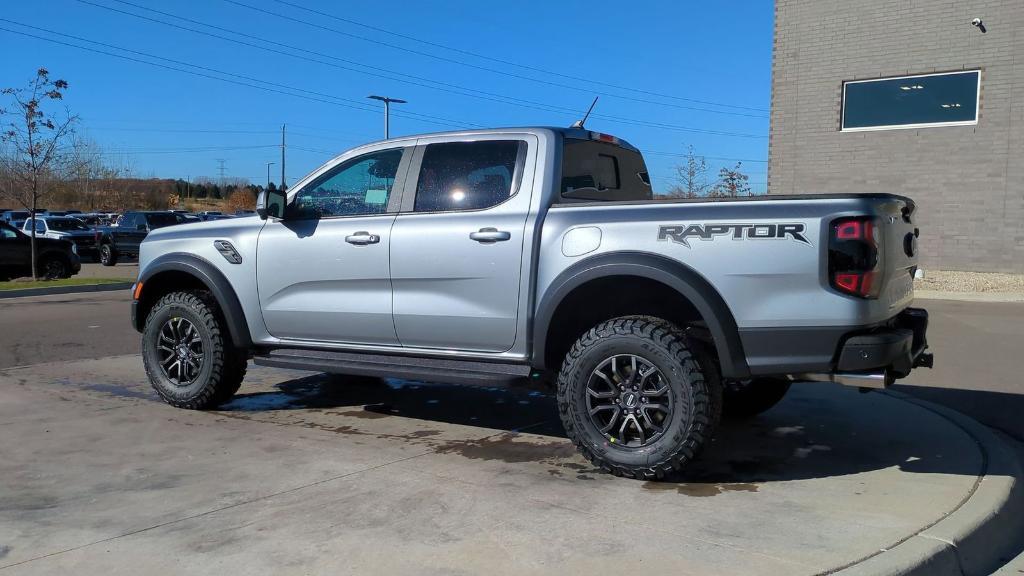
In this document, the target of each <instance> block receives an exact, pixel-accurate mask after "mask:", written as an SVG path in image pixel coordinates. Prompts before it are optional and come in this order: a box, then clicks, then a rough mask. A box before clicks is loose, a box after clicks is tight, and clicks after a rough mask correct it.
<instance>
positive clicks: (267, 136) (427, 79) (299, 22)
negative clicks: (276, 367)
mask: <svg viewBox="0 0 1024 576" xmlns="http://www.w3.org/2000/svg"><path fill="white" fill-rule="evenodd" d="M100 6H106V7H108V8H111V9H113V10H110V9H105V8H102V7H100ZM5 8H6V9H5V10H4V14H3V15H0V19H2V21H0V28H4V29H7V30H12V31H19V32H23V33H27V34H31V35H34V36H38V37H43V38H48V39H52V40H58V41H60V42H64V43H68V44H75V45H78V46H86V47H90V48H92V49H94V50H99V51H102V52H107V53H112V54H120V55H122V56H127V57H129V58H132V59H135V60H143V61H147V62H155V63H158V64H160V65H162V66H169V67H172V68H178V69H183V70H190V71H192V72H196V73H199V74H203V75H205V76H199V75H195V74H188V73H183V72H181V71H178V70H170V69H167V68H161V67H157V66H152V65H148V64H143V63H140V62H137V61H133V60H127V59H124V58H117V57H113V56H110V55H107V54H100V53H97V52H89V51H85V50H82V49H80V48H75V47H70V46H66V45H59V44H54V43H52V42H48V41H45V40H42V39H39V38H29V37H25V36H22V35H18V34H13V33H11V32H10V31H5V30H0V42H2V45H3V47H4V48H3V51H4V54H5V56H4V58H3V59H0V86H3V87H8V86H20V85H23V84H24V83H25V82H26V81H27V80H28V79H29V78H30V77H31V76H32V74H33V73H34V71H35V69H36V68H37V67H39V66H43V67H46V68H48V69H49V70H50V71H51V74H52V75H53V76H55V77H59V78H64V79H65V80H67V81H68V82H69V83H70V85H71V88H70V90H69V92H68V94H67V99H66V103H67V105H68V106H70V108H71V109H72V111H73V112H75V113H76V114H78V115H80V116H81V119H82V120H81V123H80V125H79V132H80V133H84V134H87V135H88V136H89V137H91V138H93V139H94V140H96V141H97V142H98V143H100V145H101V146H103V147H104V149H105V150H107V151H108V153H109V154H110V159H111V161H113V162H115V163H120V162H123V161H124V160H125V159H128V160H129V161H130V164H131V165H132V166H133V167H134V171H135V173H136V174H137V175H140V176H143V177H146V176H157V177H168V178H184V177H189V176H190V177H192V178H196V177H199V176H206V177H215V176H217V175H218V162H217V160H218V159H223V160H224V166H225V173H226V175H227V176H234V177H245V178H249V179H250V180H252V181H253V182H258V183H261V182H264V181H265V179H266V163H267V162H272V161H274V162H276V161H278V157H279V154H280V152H279V150H278V149H277V148H274V147H273V146H274V145H275V144H277V143H278V142H279V138H280V136H279V130H280V126H281V124H287V125H288V132H289V138H288V142H289V147H288V158H287V169H288V174H287V179H288V181H289V182H294V181H295V180H297V179H299V178H300V177H302V176H303V175H304V174H305V173H307V172H309V171H310V170H312V169H314V168H315V167H317V166H318V165H320V164H321V163H323V162H324V161H325V160H327V159H329V158H330V157H331V156H333V155H334V154H336V153H338V152H341V151H343V150H345V149H347V148H350V147H352V146H355V145H357V144H360V143H364V142H368V141H373V140H377V139H380V138H381V137H382V133H383V127H382V123H383V120H382V111H381V110H380V107H379V106H378V105H377V104H378V103H376V102H373V101H369V100H366V99H365V98H366V96H367V95H369V94H371V93H372V94H384V95H388V96H392V97H397V98H403V99H405V100H408V101H409V103H408V104H405V105H401V106H398V105H396V106H395V107H394V108H393V111H392V118H391V133H392V136H396V135H404V134H415V133H421V132H433V131H438V130H446V129H450V128H454V127H475V126H522V125H569V124H571V123H572V121H573V120H574V119H575V117H578V116H580V115H582V113H583V111H585V110H586V108H587V106H588V105H589V104H590V100H591V99H592V98H593V96H594V95H598V94H601V99H600V101H599V102H598V105H597V108H596V109H595V112H594V116H592V117H591V119H590V120H589V121H588V123H587V127H588V128H591V129H593V130H599V131H603V132H608V133H611V134H615V135H617V136H619V137H622V138H625V139H626V140H629V141H630V142H631V143H633V144H634V145H636V146H638V147H639V148H641V149H642V150H645V151H653V152H658V154H653V153H650V152H648V153H645V156H646V158H647V162H648V166H649V168H650V170H651V173H652V176H653V177H654V178H655V189H656V190H664V189H665V188H667V187H668V186H669V185H670V184H671V181H670V180H671V176H672V174H673V173H674V171H673V166H674V165H675V164H677V163H679V162H680V161H681V160H680V158H678V157H676V156H672V155H671V154H679V153H682V152H683V151H684V150H685V147H686V146H687V145H693V146H694V148H695V150H696V151H697V152H698V153H700V154H703V155H705V156H707V157H708V163H709V165H710V166H711V167H712V172H717V170H718V168H719V167H721V166H723V165H727V164H728V165H731V164H734V163H735V160H736V159H741V160H744V162H743V166H744V170H745V171H746V172H747V173H748V174H750V180H751V183H752V188H753V189H754V190H755V191H758V192H763V191H764V189H765V180H766V171H767V163H766V162H765V160H766V159H767V149H768V138H767V136H768V112H767V110H768V106H769V96H770V78H771V74H770V72H771V71H770V66H771V41H772V3H771V2H764V1H763V0H738V1H734V2H703V3H698V2H678V1H673V2H618V3H617V2H604V1H601V2H598V1H582V0H581V1H575V0H574V1H551V0H548V1H533V0H523V1H520V2H515V3H511V2H510V3H494V2H481V1H479V0H476V1H466V0H453V1H443V2H404V1H394V2H389V3H385V2H353V3H349V2H330V1H326V0H178V1H173V2H166V1H164V2H158V1H156V0H39V1H36V2H17V3H11V5H9V6H6V7H5ZM147 8H148V9H150V10H147ZM115 10H116V11H115ZM152 10H158V11H160V12H163V13H164V14H160V13H157V12H153V11H152ZM310 10H313V11H317V12H320V13H319V14H318V13H315V12H311V11H310ZM126 13H133V14H137V15H141V16H144V17H146V18H150V19H151V20H145V19H140V18H137V17H133V16H131V15H129V14H126ZM332 16H334V17H335V18H332ZM183 18H185V19H189V20H191V21H188V20H183ZM339 18H341V19H339ZM342 19H343V20H342ZM153 20H159V21H163V22H168V23H172V24H174V25H175V26H178V28H175V27H172V26H168V25H166V24H162V23H160V22H154V21H153ZM25 24H27V25H30V26H35V27H36V29H30V28H27V27H25V26H24V25H25ZM206 25H212V26H216V27H219V29H214V28H211V27H209V26H206ZM181 27H187V28H191V29H194V30H201V31H204V32H207V33H209V34H215V35H218V36H222V37H226V38H231V39H233V40H236V41H237V42H231V41H226V40H223V39H219V38H214V37H211V36H206V35H201V34H197V33H194V32H191V31H189V30H186V29H182V28H181ZM71 36H74V37H76V38H72V37H71ZM88 41H94V42H101V43H103V44H106V46H103V45H98V44H94V43H90V42H88ZM238 42H242V43H247V44H250V45H245V44H240V43H238ZM272 43H276V44H272ZM253 45H255V46H253ZM260 46H262V47H264V48H269V49H271V50H274V51H276V52H272V51H267V50H264V49H260V48H259V47H260ZM124 49H127V50H133V51H135V52H134V53H132V52H126V51H125V50H124ZM296 56H298V57H296ZM154 57H159V58H163V59H164V60H161V59H158V58H154ZM172 61H174V62H172ZM516 65H519V66H516ZM197 66H198V67H202V68H197ZM211 77H213V78H211ZM215 78H221V79H226V80H229V81H230V82H228V81H223V80H218V79H215ZM412 114H416V115H418V116H412ZM272 170H273V171H274V173H273V174H274V175H273V180H274V181H275V182H276V181H278V180H279V174H280V166H279V165H275V166H274V167H273V168H272Z"/></svg>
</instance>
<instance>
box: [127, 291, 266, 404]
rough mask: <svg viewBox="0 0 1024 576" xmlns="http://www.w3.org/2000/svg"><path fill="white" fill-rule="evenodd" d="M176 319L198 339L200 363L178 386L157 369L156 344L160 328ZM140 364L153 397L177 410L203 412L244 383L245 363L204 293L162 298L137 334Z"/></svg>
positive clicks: (183, 293)
mask: <svg viewBox="0 0 1024 576" xmlns="http://www.w3.org/2000/svg"><path fill="white" fill-rule="evenodd" d="M177 317H181V318H184V319H185V320H188V322H190V323H191V324H192V325H193V326H194V327H195V328H196V331H197V332H198V333H199V337H200V338H201V340H202V346H203V352H204V360H203V362H202V364H201V367H200V370H199V375H198V376H197V377H196V379H195V381H194V382H192V383H191V384H189V385H186V386H179V385H177V384H176V383H175V382H174V381H173V380H172V379H171V378H170V377H168V375H166V374H165V373H164V371H163V370H162V369H161V368H160V365H159V363H160V361H159V357H158V354H157V342H158V341H159V338H160V331H161V329H162V328H163V326H164V324H165V323H166V322H167V321H168V320H170V319H172V318H177ZM142 360H143V364H144V365H145V367H146V375H147V376H149V381H150V384H152V386H153V389H154V390H156V392H157V394H159V395H160V397H161V398H163V399H164V401H165V402H167V403H168V404H170V405H171V406H175V407H177V408H186V409H189V410H208V409H211V408H216V407H217V406H219V405H221V404H223V403H225V402H227V401H228V400H230V399H231V397H232V396H233V395H234V394H235V392H237V391H238V388H239V386H241V385H242V379H243V378H245V371H246V362H247V358H246V355H245V354H244V353H242V352H241V351H239V350H236V349H235V348H234V347H233V346H232V344H231V341H230V336H229V335H228V331H227V328H226V327H225V325H224V321H223V320H222V318H221V315H220V312H219V310H218V308H217V304H216V301H215V300H214V299H213V297H212V296H211V295H210V293H209V292H205V291H195V292H172V293H170V294H167V295H166V296H164V297H163V298H161V299H160V300H159V301H157V303H156V304H155V305H154V306H153V308H152V309H151V310H150V312H149V315H148V316H147V317H146V326H145V328H144V330H143V334H142Z"/></svg>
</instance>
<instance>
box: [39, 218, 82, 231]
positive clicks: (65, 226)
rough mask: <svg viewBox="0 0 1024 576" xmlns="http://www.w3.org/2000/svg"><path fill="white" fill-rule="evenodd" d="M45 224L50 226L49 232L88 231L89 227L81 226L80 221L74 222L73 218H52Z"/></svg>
mask: <svg viewBox="0 0 1024 576" xmlns="http://www.w3.org/2000/svg"><path fill="white" fill-rule="evenodd" d="M47 223H48V224H49V225H50V230H61V231H71V230H85V231H88V230H89V227H88V226H86V225H85V224H83V223H82V221H81V220H76V219H74V218H52V219H50V220H48V221H47Z"/></svg>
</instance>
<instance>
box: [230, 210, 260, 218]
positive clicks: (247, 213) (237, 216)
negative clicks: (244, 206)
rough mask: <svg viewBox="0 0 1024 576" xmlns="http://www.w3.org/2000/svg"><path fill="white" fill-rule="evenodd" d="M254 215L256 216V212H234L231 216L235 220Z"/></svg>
mask: <svg viewBox="0 0 1024 576" xmlns="http://www.w3.org/2000/svg"><path fill="white" fill-rule="evenodd" d="M255 215H256V211H255V210H235V213H234V214H232V216H234V217H235V218H244V217H246V216H255Z"/></svg>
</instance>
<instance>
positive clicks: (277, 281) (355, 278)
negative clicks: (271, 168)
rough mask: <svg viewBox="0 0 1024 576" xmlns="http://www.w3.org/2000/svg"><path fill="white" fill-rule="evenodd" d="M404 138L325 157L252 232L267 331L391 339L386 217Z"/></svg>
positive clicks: (374, 341)
mask: <svg viewBox="0 0 1024 576" xmlns="http://www.w3.org/2000/svg"><path fill="white" fill-rule="evenodd" d="M412 149H413V148H412V147H411V146H410V147H407V148H395V147H393V146H392V147H390V148H384V149H380V150H376V151H373V152H368V153H365V154H361V155H358V156H355V157H353V158H350V159H347V160H345V161H343V162H341V163H339V164H337V165H335V166H332V167H328V168H326V169H325V170H323V171H322V172H321V173H320V174H318V175H315V176H314V177H313V178H312V179H311V180H309V181H308V182H307V183H305V184H300V185H299V188H298V189H297V190H296V192H294V193H292V194H289V203H288V205H287V207H286V209H285V218H284V219H283V220H277V219H269V220H268V221H267V224H266V225H265V226H264V227H263V230H262V231H261V232H260V238H259V245H258V248H257V257H256V268H257V273H256V284H257V287H258V289H259V299H260V307H261V308H262V310H263V319H264V321H265V322H266V325H267V330H268V331H269V332H270V334H271V335H273V336H276V337H278V338H283V339H291V340H304V341H313V342H334V343H349V344H368V345H390V346H397V345H398V338H397V337H396V336H395V325H394V322H393V321H392V318H391V306H392V302H391V277H390V270H389V257H390V256H389V251H390V247H391V227H392V225H393V224H394V221H395V214H396V213H397V212H398V207H399V202H400V198H399V196H400V193H399V192H400V191H401V190H402V187H403V181H404V177H405V174H406V172H407V171H408V166H409V161H410V160H411V158H412Z"/></svg>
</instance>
